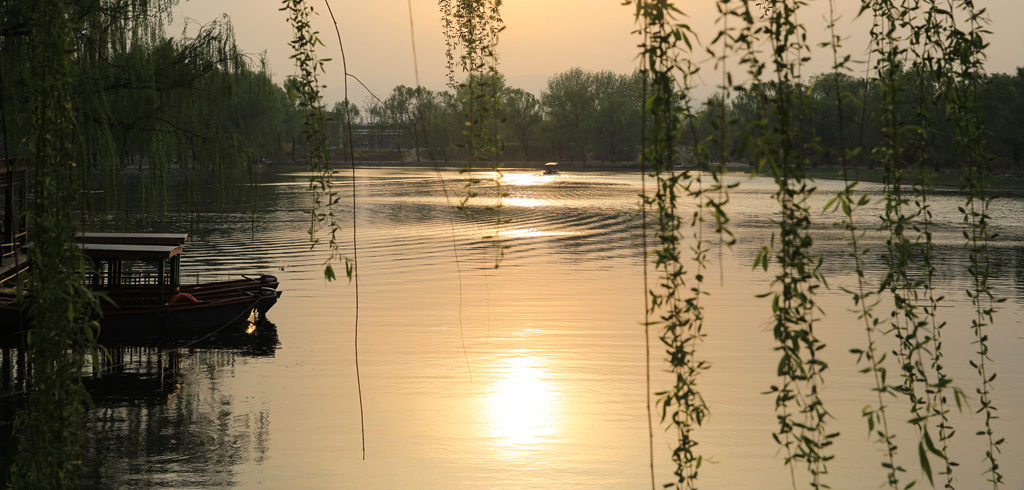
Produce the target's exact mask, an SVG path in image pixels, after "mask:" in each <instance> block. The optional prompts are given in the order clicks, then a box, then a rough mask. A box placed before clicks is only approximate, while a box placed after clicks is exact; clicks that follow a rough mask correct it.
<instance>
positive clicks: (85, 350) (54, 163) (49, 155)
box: [9, 2, 97, 488]
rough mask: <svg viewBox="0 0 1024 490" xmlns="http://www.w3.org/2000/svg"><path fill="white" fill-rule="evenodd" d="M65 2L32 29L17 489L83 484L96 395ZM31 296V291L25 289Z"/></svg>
mask: <svg viewBox="0 0 1024 490" xmlns="http://www.w3.org/2000/svg"><path fill="white" fill-rule="evenodd" d="M63 7H64V6H63V5H62V3H61V2H44V3H42V4H40V5H39V6H38V8H36V9H34V10H32V11H31V14H30V16H28V17H27V18H26V19H27V25H26V28H27V29H30V32H31V36H32V38H33V39H34V42H33V43H32V48H33V49H32V57H31V58H30V59H31V61H30V62H29V66H28V73H29V74H30V76H31V77H32V79H33V80H36V81H37V83H36V84H35V85H34V86H32V87H30V88H28V90H30V91H31V94H30V100H31V113H30V117H29V119H28V121H26V123H27V125H28V128H29V137H28V139H27V141H26V143H27V150H28V152H29V154H30V155H31V156H30V157H29V165H30V166H31V169H32V171H33V173H34V175H35V179H34V181H33V185H32V190H33V198H34V199H33V202H32V205H31V208H30V210H29V226H30V227H31V230H32V231H33V234H32V235H33V240H34V246H33V247H32V248H31V249H30V252H29V255H30V259H31V260H32V262H33V264H35V266H34V267H33V268H32V269H31V270H30V272H29V277H28V283H27V286H26V288H25V289H20V288H19V291H18V295H19V297H21V299H22V300H23V301H24V304H25V310H26V311H27V321H30V322H32V324H33V325H34V328H33V329H32V330H30V331H29V332H28V333H27V334H26V336H25V348H26V352H27V354H28V360H29V362H30V363H31V364H32V367H33V369H32V374H31V384H32V386H33V387H34V388H35V389H34V390H32V391H31V392H30V394H29V398H28V406H27V409H26V410H25V411H24V412H22V413H19V414H18V416H17V418H16V421H15V430H16V434H17V435H18V439H19V447H18V453H17V457H16V459H15V461H14V463H13V464H12V466H11V468H10V469H9V470H10V475H9V476H10V480H9V481H10V484H11V486H12V487H15V488H77V485H78V478H79V474H80V472H81V468H80V465H81V463H80V461H81V459H82V458H81V446H82V442H83V440H84V438H85V410H86V405H87V403H88V400H89V396H88V393H87V392H86V391H85V388H84V387H83V385H82V382H81V372H82V368H83V365H84V361H85V358H86V356H87V355H89V354H90V353H95V349H96V342H95V331H96V327H95V324H94V323H93V322H91V321H90V320H89V315H90V314H91V313H92V312H93V311H95V309H96V308H97V304H96V300H95V299H93V297H92V295H91V294H90V292H89V291H88V290H87V289H86V288H85V287H84V286H83V285H82V281H81V278H82V277H83V276H84V271H85V263H84V260H83V257H82V254H81V251H80V250H79V248H77V247H73V246H69V244H70V243H72V240H73V239H74V236H75V234H76V233H77V227H76V221H75V219H74V212H75V206H76V204H77V203H78V196H79V193H80V190H79V188H78V186H77V185H76V181H77V172H76V170H75V168H74V164H73V162H74V161H75V157H76V156H77V151H76V150H77V148H76V147H77V145H76V144H75V143H76V141H78V140H79V139H80V138H81V137H82V136H81V135H80V134H79V133H78V127H77V126H76V124H75V113H74V111H73V100H74V91H73V85H72V83H71V82H72V77H73V76H74V75H75V73H74V72H73V69H72V67H73V64H72V63H71V53H72V49H71V46H72V44H73V39H72V35H73V32H74V27H75V26H74V25H73V24H71V22H72V19H71V18H68V17H67V16H66V15H65V12H64V9H63ZM26 290H27V291H31V294H30V295H26V294H25V291H26Z"/></svg>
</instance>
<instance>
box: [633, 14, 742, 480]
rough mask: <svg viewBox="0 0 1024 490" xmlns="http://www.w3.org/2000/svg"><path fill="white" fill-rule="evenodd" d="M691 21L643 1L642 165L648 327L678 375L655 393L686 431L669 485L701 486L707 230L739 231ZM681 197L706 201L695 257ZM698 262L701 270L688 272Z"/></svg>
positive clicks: (696, 228) (680, 432) (695, 235)
mask: <svg viewBox="0 0 1024 490" xmlns="http://www.w3.org/2000/svg"><path fill="white" fill-rule="evenodd" d="M682 17H684V14H683V12H682V11H680V10H679V9H678V8H676V7H675V6H674V5H673V4H672V3H671V2H667V1H642V0H641V1H638V2H637V3H636V13H635V18H636V22H637V23H638V24H640V33H641V34H642V37H643V40H644V42H643V45H642V46H641V49H642V51H641V56H642V59H643V66H644V76H645V81H646V85H645V87H646V88H645V90H646V94H647V95H646V97H645V98H646V101H645V104H644V119H643V121H644V125H645V127H644V141H643V148H642V151H641V155H640V162H641V167H642V168H644V169H647V170H649V171H650V172H651V176H652V177H654V178H655V179H656V184H655V185H656V190H655V191H654V194H653V195H648V194H647V193H646V189H645V192H644V195H643V196H642V198H643V205H644V211H645V212H644V216H645V217H646V216H647V213H646V209H647V208H648V207H650V208H653V211H654V213H653V214H654V215H655V216H656V218H655V220H656V221H655V226H654V229H655V236H656V237H657V239H658V248H657V249H655V250H654V251H653V252H652V253H653V255H654V267H655V270H656V271H658V273H659V279H658V280H659V284H658V287H656V288H650V287H649V286H648V288H649V290H648V304H647V318H648V320H647V324H651V323H652V321H651V320H650V318H651V317H655V316H656V317H657V318H658V320H657V323H659V324H661V325H662V334H661V336H660V339H661V341H662V343H663V344H664V345H665V347H666V354H667V359H666V361H667V363H668V365H669V369H670V371H671V372H672V373H673V376H674V383H673V386H672V388H671V389H669V390H665V391H659V392H657V393H655V395H656V396H658V397H659V400H658V405H659V407H660V409H661V418H662V421H663V422H666V421H667V422H669V424H670V427H671V429H672V430H673V431H674V433H675V435H676V446H675V448H673V451H672V459H673V461H674V462H675V465H676V468H675V471H674V473H675V476H676V479H675V481H674V482H673V483H669V484H666V486H675V487H677V488H695V487H696V486H697V476H698V472H699V470H700V468H701V464H702V462H703V457H702V456H701V455H699V454H698V453H697V452H696V446H697V440H696V439H695V438H694V432H695V431H696V429H697V427H699V426H700V425H701V424H702V423H703V421H704V419H705V418H707V416H708V407H707V405H706V404H705V402H704V398H703V396H702V395H701V393H700V391H699V389H698V387H697V384H698V378H699V375H700V373H701V372H702V371H704V370H706V369H708V367H709V364H708V362H707V361H704V360H702V359H700V358H699V357H698V356H697V346H698V345H699V344H700V343H701V342H702V340H703V338H704V336H705V334H704V332H703V328H704V308H703V306H702V304H701V297H702V296H705V295H706V294H707V292H706V291H705V289H704V272H705V270H706V269H707V262H708V253H709V251H710V247H711V241H710V240H709V239H708V238H707V237H706V236H705V223H706V221H707V220H708V214H710V215H711V217H712V220H713V222H714V223H715V226H714V231H715V232H716V233H718V234H719V236H720V237H729V238H728V239H722V241H723V242H725V241H728V242H730V243H731V235H730V234H729V232H728V229H727V228H726V224H727V223H728V218H727V216H726V214H725V211H724V204H725V202H726V201H727V194H726V192H725V188H724V187H723V186H722V185H721V182H720V180H719V169H718V168H714V167H712V166H711V165H710V164H709V158H708V153H707V149H706V146H705V144H704V142H702V141H700V140H699V138H698V137H697V132H696V117H695V114H694V110H693V106H692V99H691V93H690V90H691V88H692V86H693V79H694V77H695V75H696V74H697V72H698V67H697V66H696V65H695V64H694V63H692V62H691V61H690V57H691V56H692V54H693V52H694V44H695V43H696V35H695V34H694V33H693V31H691V30H690V28H689V26H687V25H686V24H681V23H679V22H678V20H677V19H680V18H682ZM684 134H685V135H687V137H685V138H684ZM720 155H721V153H720ZM678 161H685V162H686V163H690V164H694V166H695V167H696V168H697V170H699V172H691V171H682V172H677V171H676V170H674V166H675V164H676V163H677V162H678ZM705 176H706V177H705ZM705 179H709V180H710V181H706V180H705ZM681 197H682V198H687V199H690V200H693V201H694V202H695V204H696V206H695V211H694V212H693V215H692V216H691V218H690V220H689V223H690V227H691V230H692V234H691V236H690V238H692V242H691V244H690V245H689V248H690V252H691V253H692V256H691V258H690V259H687V258H685V257H684V254H685V252H684V250H685V248H686V246H685V242H684V239H686V238H687V237H686V236H685V235H686V234H685V229H686V228H685V222H684V221H683V219H682V218H681V217H680V215H679V211H680V207H681V203H680V201H679V200H680V198H681ZM645 229H646V224H645ZM690 260H692V262H693V270H692V271H690V270H688V268H687V262H688V261H690Z"/></svg>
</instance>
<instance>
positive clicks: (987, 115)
mask: <svg viewBox="0 0 1024 490" xmlns="http://www.w3.org/2000/svg"><path fill="white" fill-rule="evenodd" d="M901 76H904V77H909V76H910V75H909V74H901ZM643 84H644V80H643V76H642V75H641V74H640V73H639V72H634V73H632V74H629V75H622V74H616V73H612V72H610V71H607V70H603V71H588V70H584V69H581V68H572V69H570V70H567V71H565V72H562V73H559V74H557V75H554V76H553V77H551V78H550V79H549V80H548V82H547V87H546V89H545V90H543V91H542V92H541V94H540V96H539V97H538V96H536V95H534V94H532V93H530V92H527V91H525V90H523V89H519V88H514V87H510V86H508V85H507V84H506V83H505V81H504V78H500V80H499V82H498V84H497V85H498V87H499V88H498V95H499V97H500V99H501V104H500V108H499V110H498V121H499V122H500V124H499V125H498V134H499V139H500V140H501V141H503V142H504V144H505V152H504V157H505V159H506V160H507V161H525V162H530V161H542V160H559V161H576V162H588V161H590V162H594V161H596V162H634V161H636V160H637V158H638V154H639V148H640V144H641V126H642V125H641V113H642V106H641V101H642V99H643V93H642V91H643ZM772 84H773V82H764V86H763V87H758V88H757V89H758V90H761V89H764V90H768V91H775V90H776V88H775V87H774V86H773V85H772ZM796 85H797V86H794V87H789V89H791V90H800V91H803V92H805V93H807V95H808V97H807V98H806V101H807V107H806V111H807V113H806V117H804V118H801V119H800V120H799V121H795V123H796V124H798V125H799V126H800V127H799V128H798V129H797V132H798V133H799V134H801V135H802V136H803V139H802V141H801V144H802V145H804V146H805V147H806V148H808V149H809V150H811V151H810V152H809V154H813V157H812V158H811V161H810V162H809V163H810V164H811V165H812V166H819V165H826V166H827V165H838V164H839V159H840V155H842V152H843V149H842V148H841V146H842V145H841V144H840V141H839V140H840V138H839V134H840V129H839V126H840V119H839V117H838V106H837V100H840V99H839V98H837V94H836V90H837V87H838V90H839V96H840V97H842V100H843V101H844V104H848V107H846V109H845V111H844V113H843V119H842V125H843V126H844V128H843V129H844V131H845V133H846V134H847V135H848V136H847V141H846V146H847V147H848V148H847V149H850V148H853V147H860V148H878V147H879V146H880V145H881V144H882V141H883V133H882V125H881V124H879V121H880V118H881V117H882V115H883V114H884V109H885V107H884V99H883V95H882V85H881V83H880V82H879V81H878V80H877V79H874V78H868V77H855V76H852V75H848V74H843V73H827V74H823V75H819V76H816V77H813V78H812V79H811V80H810V82H809V83H807V84H806V85H803V84H796ZM913 86H914V87H915V88H914V90H913V91H912V92H911V93H910V95H908V96H906V97H904V98H903V99H902V100H901V101H900V102H901V103H900V105H899V108H898V109H897V110H896V112H897V114H900V115H901V117H902V118H903V119H904V120H909V119H910V117H911V114H913V113H914V111H915V110H917V108H919V107H923V108H924V109H925V110H926V112H927V114H928V116H929V118H930V120H931V121H933V126H932V130H931V131H930V132H929V133H928V138H929V144H930V145H932V146H933V147H934V148H935V149H936V151H934V152H931V153H930V154H929V158H930V161H929V163H930V166H931V168H932V169H933V170H934V171H936V172H941V171H945V170H953V169H955V168H956V166H957V162H956V158H957V156H956V151H955V150H954V149H953V147H952V142H953V141H955V138H954V132H955V131H956V128H955V126H954V125H953V124H952V123H950V122H949V121H948V119H947V118H946V117H945V111H946V110H947V108H946V104H945V102H944V99H942V98H941V97H939V96H938V94H939V90H940V89H939V87H938V86H937V84H935V83H934V82H930V81H927V80H921V81H913ZM463 87H464V86H458V87H456V88H454V89H449V90H443V91H434V90H430V89H427V88H423V87H419V88H413V87H408V86H405V85H399V86H397V87H395V88H394V89H393V90H392V92H391V94H390V95H388V96H387V97H386V98H384V99H372V98H371V99H369V101H368V102H367V103H366V104H365V105H364V107H363V108H362V109H360V108H359V107H356V106H354V105H353V104H351V103H345V102H338V103H337V104H335V106H334V109H333V110H332V117H333V120H335V121H342V120H344V117H345V114H346V112H347V114H348V116H349V117H350V118H351V120H352V121H353V122H354V123H355V124H357V125H361V126H363V127H367V128H377V134H381V131H386V130H390V131H391V133H390V134H391V136H392V139H391V140H389V141H390V143H391V144H392V145H395V146H397V147H400V148H404V149H412V150H413V151H414V152H415V157H416V159H417V160H428V159H430V160H436V161H442V162H451V161H460V160H463V159H465V158H464V157H465V155H464V153H463V152H461V151H460V148H462V145H463V139H464V135H463V134H462V129H461V128H462V126H463V120H462V118H463V114H464V113H465V105H466V104H467V103H468V102H467V101H468V100H469V99H468V98H467V97H466V96H465V94H464V93H463V92H464V88H463ZM755 92H756V90H753V89H748V90H745V91H740V92H738V93H736V94H734V95H733V96H732V97H730V98H729V100H726V99H725V97H724V95H723V94H722V93H721V92H717V93H714V94H712V95H711V96H710V97H708V99H707V100H706V101H704V102H703V103H702V104H700V105H699V107H698V108H697V110H696V111H695V116H696V117H695V118H694V119H693V120H692V122H689V123H688V124H686V125H684V127H683V128H681V131H682V132H683V133H684V134H685V135H686V136H685V137H686V139H688V140H689V139H696V140H697V141H701V142H704V143H705V146H706V147H707V149H708V150H709V152H710V154H711V155H719V154H725V155H731V158H734V159H737V160H738V161H740V162H742V163H754V162H753V161H752V153H751V151H750V149H749V148H747V147H746V146H745V145H744V143H743V141H742V138H741V135H744V134H750V131H749V130H750V127H751V125H753V124H757V120H758V118H759V117H760V116H759V114H770V113H771V111H769V110H767V108H765V107H761V106H760V105H759V104H760V103H759V102H758V101H759V99H758V97H755V96H754V95H753V94H754V93H755ZM978 96H979V103H980V105H981V110H982V115H983V119H984V120H985V121H986V122H987V149H988V151H989V153H990V154H991V155H993V156H994V157H995V159H996V165H997V167H998V168H1000V169H1002V170H1003V171H1006V172H1016V173H1019V172H1022V171H1024V132H1022V131H1021V128H1024V68H1021V69H1018V70H1017V72H1016V73H1014V74H1003V73H996V74H990V75H987V76H986V79H985V80H984V82H983V85H982V90H981V91H980V93H979V94H978ZM723 121H724V122H723ZM723 126H725V128H724V130H725V131H726V133H727V136H726V138H724V139H723V138H720V137H718V134H720V133H721V131H722V130H723ZM342 129H343V128H342V127H341V125H335V126H334V130H333V131H332V137H331V138H332V143H334V144H337V145H343V138H342V137H341V132H342ZM723 141H724V143H723ZM355 145H356V146H357V148H358V147H359V146H360V145H363V146H367V147H369V146H372V143H370V142H368V141H362V142H358V141H357V142H356V143H355ZM723 145H724V146H726V148H721V146H723ZM722 151H724V153H723V152H722ZM679 163H680V164H683V165H685V164H687V163H688V162H687V161H685V155H684V157H683V158H681V161H680V162H679ZM854 163H856V164H857V165H859V166H861V167H865V168H875V167H878V166H880V165H881V164H880V162H879V160H878V158H877V154H875V153H873V152H870V151H866V152H860V153H858V155H857V156H856V158H855V161H854Z"/></svg>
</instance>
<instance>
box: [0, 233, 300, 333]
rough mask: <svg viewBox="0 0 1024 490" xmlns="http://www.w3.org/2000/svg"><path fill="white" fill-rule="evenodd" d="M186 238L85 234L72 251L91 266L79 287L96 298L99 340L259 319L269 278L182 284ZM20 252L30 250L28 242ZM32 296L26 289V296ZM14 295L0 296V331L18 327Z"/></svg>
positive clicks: (271, 283) (270, 294)
mask: <svg viewBox="0 0 1024 490" xmlns="http://www.w3.org/2000/svg"><path fill="white" fill-rule="evenodd" d="M187 238H188V235H187V234H145V233H132V234H115V233H105V234H96V233H84V234H81V235H80V236H79V238H78V242H79V243H78V246H79V247H81V248H82V252H83V254H84V255H85V256H86V258H87V259H88V260H89V261H90V262H91V266H92V267H90V269H89V272H88V273H87V274H86V277H85V278H84V281H85V284H86V285H87V286H88V287H89V288H90V289H92V290H93V291H94V292H98V293H101V294H102V295H103V297H104V298H103V299H102V300H101V309H102V312H101V315H100V316H99V317H98V318H97V320H98V321H99V323H100V327H101V328H100V334H101V335H107V336H109V335H133V334H142V335H151V334H156V335H159V334H161V333H163V332H172V331H180V330H192V331H195V330H209V329H216V328H219V327H222V326H227V325H231V324H235V323H243V322H246V321H248V320H250V319H251V318H252V319H255V320H262V319H263V318H265V316H266V313H267V311H268V310H270V308H271V307H273V306H274V304H275V303H276V302H277V299H278V298H279V297H280V296H281V292H280V291H278V290H277V287H278V285H279V283H278V280H277V278H276V277H275V276H272V275H266V274H264V275H258V276H256V275H243V276H242V277H241V278H240V279H236V280H229V281H217V282H208V283H200V284H190V285H183V284H181V253H182V251H183V246H184V243H185V241H186V240H187ZM26 247H31V244H30V245H26ZM27 293H28V294H31V291H28V292H27ZM22 319H23V315H22V311H21V308H20V305H19V304H18V302H17V298H15V296H14V294H13V291H6V292H0V328H2V329H3V330H6V331H9V332H10V331H16V330H21V329H22V328H23V322H22Z"/></svg>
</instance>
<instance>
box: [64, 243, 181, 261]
mask: <svg viewBox="0 0 1024 490" xmlns="http://www.w3.org/2000/svg"><path fill="white" fill-rule="evenodd" d="M81 247H82V252H84V253H85V256H86V257H92V258H94V259H121V260H159V259H169V258H171V257H174V256H175V255H179V254H181V251H182V247H181V245H125V244H116V243H83V244H81Z"/></svg>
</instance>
